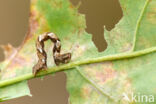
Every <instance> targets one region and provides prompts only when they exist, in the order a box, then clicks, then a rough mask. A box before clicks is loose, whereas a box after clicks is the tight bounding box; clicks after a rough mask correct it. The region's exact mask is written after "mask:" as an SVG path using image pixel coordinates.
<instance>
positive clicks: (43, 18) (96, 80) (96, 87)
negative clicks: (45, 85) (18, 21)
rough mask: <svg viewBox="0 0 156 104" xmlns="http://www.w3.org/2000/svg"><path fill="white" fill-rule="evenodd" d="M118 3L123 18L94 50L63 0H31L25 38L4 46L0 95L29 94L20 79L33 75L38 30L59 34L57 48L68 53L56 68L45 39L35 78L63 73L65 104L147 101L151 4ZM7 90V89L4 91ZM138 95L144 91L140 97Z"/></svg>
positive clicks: (151, 70) (155, 29)
mask: <svg viewBox="0 0 156 104" xmlns="http://www.w3.org/2000/svg"><path fill="white" fill-rule="evenodd" d="M119 2H120V4H121V7H122V10H123V14H124V16H123V18H122V19H121V20H120V21H119V23H118V24H117V25H116V26H115V28H114V29H113V30H112V31H107V30H105V38H106V41H107V44H108V47H107V49H106V50H105V51H104V52H101V53H99V52H98V51H97V49H96V47H95V46H94V44H93V42H92V41H91V35H90V34H88V33H86V32H85V27H86V26H85V18H84V15H82V14H79V13H78V10H77V8H75V7H74V6H72V4H71V3H70V2H69V1H68V0H32V1H31V15H30V29H29V32H28V35H27V37H26V39H25V41H24V42H23V44H22V45H21V46H20V48H18V49H15V48H12V47H11V46H4V48H5V49H7V52H6V54H7V58H6V60H5V61H4V62H2V63H1V67H2V71H1V75H0V92H3V93H0V99H2V100H6V99H11V98H15V97H19V96H24V95H30V93H29V89H28V87H27V85H26V82H25V81H24V80H28V79H31V78H34V76H33V74H32V67H33V65H35V64H36V63H37V56H36V50H35V41H36V39H37V37H38V35H39V34H42V33H43V32H47V31H50V32H54V33H55V34H57V35H58V37H59V38H60V40H61V44H62V51H63V52H68V51H69V50H71V51H72V60H71V61H70V63H68V64H64V65H60V66H56V65H55V64H54V62H53V58H52V52H51V50H52V48H53V47H52V46H53V45H52V44H51V42H50V41H47V42H46V43H45V50H46V52H47V54H48V59H47V63H48V70H46V71H45V70H43V71H40V72H39V73H38V74H37V76H36V77H40V76H44V75H47V74H51V73H56V72H59V71H65V72H66V74H67V90H68V91H69V94H70V98H69V103H72V104H118V103H119V104H129V103H137V102H139V103H144V102H147V103H150V102H153V97H154V96H156V90H155V89H156V76H155V73H156V70H155V66H156V53H155V52H156V40H155V39H156V22H155V21H156V16H155V14H156V8H155V7H156V2H155V0H136V1H132V0H120V1H119ZM68 69H70V70H68ZM21 81H24V82H21ZM17 82H18V84H17ZM12 84H13V85H12ZM17 89H21V90H24V91H21V90H18V92H17V93H18V94H17V95H18V96H15V94H14V91H17ZM9 90H11V91H13V92H12V93H7V91H9ZM133 95H136V96H137V97H136V99H133ZM141 95H146V96H147V97H145V98H146V99H145V98H143V97H140V96H141ZM139 97H140V98H139Z"/></svg>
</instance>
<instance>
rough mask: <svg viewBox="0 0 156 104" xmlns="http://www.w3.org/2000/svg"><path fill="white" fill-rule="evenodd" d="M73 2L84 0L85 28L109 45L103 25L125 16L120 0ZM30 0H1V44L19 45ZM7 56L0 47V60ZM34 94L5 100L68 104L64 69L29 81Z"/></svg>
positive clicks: (101, 45)
mask: <svg viewBox="0 0 156 104" xmlns="http://www.w3.org/2000/svg"><path fill="white" fill-rule="evenodd" d="M70 1H71V2H72V3H73V5H75V6H76V5H78V4H79V2H81V6H80V8H79V12H80V13H83V14H85V15H86V23H87V29H86V31H87V32H89V33H92V34H93V38H92V40H93V42H94V44H95V46H96V47H97V48H98V50H99V51H100V52H101V51H103V50H104V49H105V48H106V45H107V44H106V42H105V40H104V35H103V31H104V30H103V26H105V27H106V29H107V30H111V29H113V28H114V27H115V24H116V23H117V22H118V21H119V20H120V19H121V17H122V10H121V7H120V5H119V2H118V0H70ZM29 7H30V0H0V44H3V45H4V44H8V43H10V44H12V45H13V46H14V47H18V46H19V45H20V44H21V43H22V41H23V39H24V36H25V34H26V32H27V29H28V18H29ZM3 59H4V54H3V51H2V49H0V60H1V61H2V60H3ZM29 87H30V89H31V93H32V94H33V96H32V97H28V96H26V97H21V98H17V99H13V100H10V101H6V102H3V104H67V103H68V96H69V95H68V92H67V91H66V76H65V74H64V73H63V72H61V73H57V74H56V75H55V76H53V77H52V76H46V77H45V78H44V80H40V79H33V80H30V81H29Z"/></svg>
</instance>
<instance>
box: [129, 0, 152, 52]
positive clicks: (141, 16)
mask: <svg viewBox="0 0 156 104" xmlns="http://www.w3.org/2000/svg"><path fill="white" fill-rule="evenodd" d="M149 1H150V0H146V2H145V4H144V7H143V9H142V11H141V13H140V16H139V19H138V21H137V24H136V28H135V32H134V39H133V46H132V49H131V52H132V51H134V49H135V45H136V37H137V33H138V30H139V27H140V23H141V20H142V18H143V14H144V12H145V9H146V7H147V5H148V3H149Z"/></svg>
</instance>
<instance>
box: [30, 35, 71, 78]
mask: <svg viewBox="0 0 156 104" xmlns="http://www.w3.org/2000/svg"><path fill="white" fill-rule="evenodd" d="M48 39H50V40H51V41H52V42H53V43H54V46H53V49H52V51H53V58H54V62H55V64H56V65H57V66H58V65H60V64H61V63H62V64H65V63H68V62H69V61H70V60H71V53H64V54H61V42H60V39H59V38H58V37H57V35H56V34H54V33H51V32H46V33H44V34H41V35H39V36H38V38H37V41H36V50H37V56H38V62H37V64H36V65H34V67H33V74H34V75H36V73H37V72H38V71H40V70H42V69H47V54H46V52H45V50H44V42H45V41H47V40H48Z"/></svg>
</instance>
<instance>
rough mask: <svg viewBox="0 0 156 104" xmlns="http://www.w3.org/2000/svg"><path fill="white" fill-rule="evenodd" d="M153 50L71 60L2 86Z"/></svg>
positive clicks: (16, 78) (5, 81)
mask: <svg viewBox="0 0 156 104" xmlns="http://www.w3.org/2000/svg"><path fill="white" fill-rule="evenodd" d="M152 52H156V47H152V48H148V49H144V50H141V51H136V52H128V53H120V54H115V55H108V56H103V57H98V58H89V59H85V60H81V61H75V62H70V63H68V64H64V65H60V66H55V67H52V68H49V69H48V70H41V71H40V72H38V73H37V75H36V76H34V75H33V74H32V73H30V74H25V75H22V76H19V77H15V78H11V79H7V80H3V81H0V87H4V86H8V85H11V84H15V83H18V82H21V81H24V80H29V79H32V78H34V77H41V76H45V75H48V74H51V73H56V72H60V71H65V70H68V69H72V68H75V67H76V66H80V65H85V64H91V63H99V62H104V61H113V60H121V59H127V58H134V57H138V56H142V55H146V54H149V53H152Z"/></svg>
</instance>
